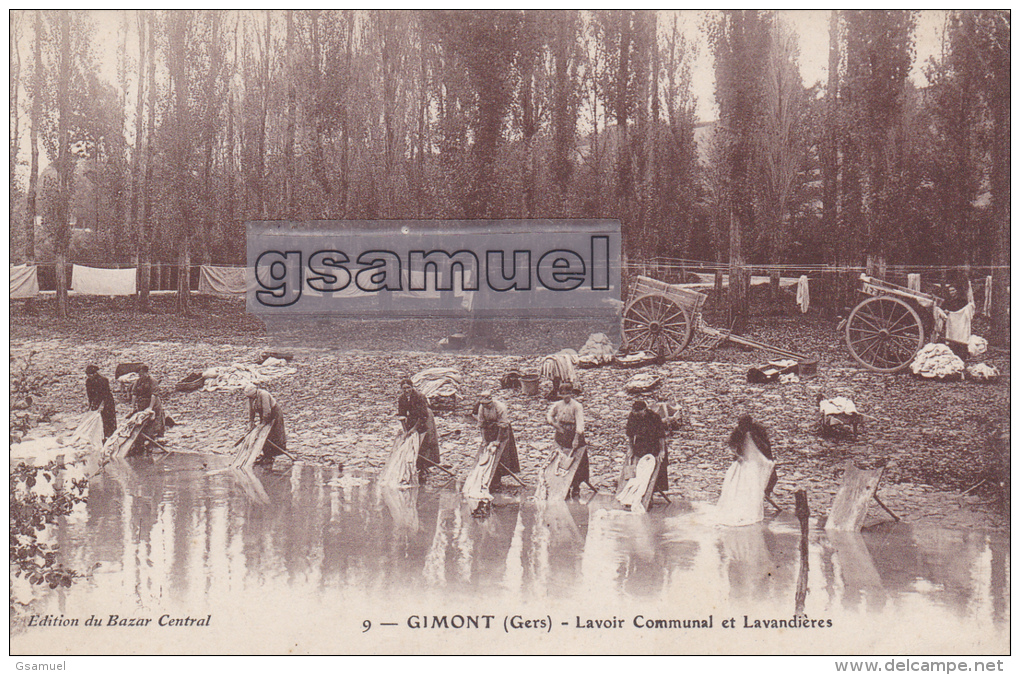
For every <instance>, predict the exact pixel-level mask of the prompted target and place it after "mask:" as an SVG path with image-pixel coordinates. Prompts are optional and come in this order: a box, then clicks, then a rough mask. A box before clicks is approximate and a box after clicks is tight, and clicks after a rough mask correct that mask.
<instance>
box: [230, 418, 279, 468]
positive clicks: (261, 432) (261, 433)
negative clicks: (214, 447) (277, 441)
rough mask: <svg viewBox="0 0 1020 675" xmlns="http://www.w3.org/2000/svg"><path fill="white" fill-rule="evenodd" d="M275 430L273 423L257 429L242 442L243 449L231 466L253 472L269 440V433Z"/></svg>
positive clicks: (261, 425) (240, 449) (237, 453)
mask: <svg viewBox="0 0 1020 675" xmlns="http://www.w3.org/2000/svg"><path fill="white" fill-rule="evenodd" d="M272 430H273V424H272V422H266V423H265V424H260V425H259V426H257V427H255V428H254V429H252V430H251V431H249V432H248V434H247V435H246V436H245V437H244V440H243V441H241V447H240V448H238V450H237V452H236V453H235V454H234V459H233V460H231V462H230V466H231V468H235V469H247V470H249V471H250V470H251V469H252V467H254V466H255V460H256V459H258V458H259V455H260V454H261V453H262V448H263V446H265V444H266V440H268V438H269V432H270V431H272Z"/></svg>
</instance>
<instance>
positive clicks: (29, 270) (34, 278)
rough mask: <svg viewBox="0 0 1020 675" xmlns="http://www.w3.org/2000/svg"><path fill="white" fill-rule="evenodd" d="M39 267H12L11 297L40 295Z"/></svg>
mask: <svg viewBox="0 0 1020 675" xmlns="http://www.w3.org/2000/svg"><path fill="white" fill-rule="evenodd" d="M38 272H39V271H38V269H37V268H36V267H35V266H34V265H33V266H28V265H13V266H12V267H11V297H12V298H34V297H35V296H37V295H39V273H38Z"/></svg>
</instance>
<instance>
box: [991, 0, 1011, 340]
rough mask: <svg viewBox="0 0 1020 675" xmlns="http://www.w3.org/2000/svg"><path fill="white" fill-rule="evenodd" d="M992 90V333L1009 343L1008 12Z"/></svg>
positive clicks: (997, 25) (998, 36)
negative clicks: (993, 244)
mask: <svg viewBox="0 0 1020 675" xmlns="http://www.w3.org/2000/svg"><path fill="white" fill-rule="evenodd" d="M993 21H994V28H993V31H992V34H993V36H994V42H995V53H994V54H993V55H992V59H991V60H992V64H993V66H992V68H991V70H992V76H991V78H990V79H991V81H992V87H993V88H992V91H991V96H990V99H991V100H990V101H989V107H990V108H991V113H992V167H991V183H992V224H993V227H994V228H995V229H994V232H995V248H994V255H993V258H992V262H993V264H994V265H995V267H994V268H993V269H992V335H993V336H994V337H993V339H995V341H996V342H998V343H999V344H1004V345H1009V343H1010V316H1009V311H1010V238H1011V237H1010V191H1011V187H1010V175H1011V166H1010V117H1011V108H1010V90H1011V83H1010V29H1009V18H1008V16H1006V15H1005V13H1004V12H1003V13H999V12H996V13H995V15H994V16H993Z"/></svg>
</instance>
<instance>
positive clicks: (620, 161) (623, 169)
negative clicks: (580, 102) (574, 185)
mask: <svg viewBox="0 0 1020 675" xmlns="http://www.w3.org/2000/svg"><path fill="white" fill-rule="evenodd" d="M617 21H618V38H619V60H618V62H617V69H616V82H615V87H616V100H615V102H614V106H613V107H614V111H613V112H614V113H615V115H616V134H617V160H616V201H617V211H618V212H619V213H620V216H621V217H625V214H624V205H625V203H626V200H627V199H628V198H629V197H630V196H632V194H631V176H630V144H629V142H628V140H627V118H628V114H629V112H630V44H631V13H630V11H621V12H619V14H618V16H617ZM624 228H625V230H624V231H625V232H627V231H630V233H631V235H633V230H632V228H630V227H628V223H627V222H626V219H625V222H624ZM625 239H626V237H625Z"/></svg>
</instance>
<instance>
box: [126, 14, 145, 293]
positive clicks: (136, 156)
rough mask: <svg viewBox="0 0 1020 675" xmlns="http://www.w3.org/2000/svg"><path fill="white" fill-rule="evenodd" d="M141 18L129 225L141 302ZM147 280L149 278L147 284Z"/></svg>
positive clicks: (141, 20) (142, 21) (139, 16)
mask: <svg viewBox="0 0 1020 675" xmlns="http://www.w3.org/2000/svg"><path fill="white" fill-rule="evenodd" d="M137 19H138V22H137V23H138V82H137V84H136V87H137V89H138V91H137V97H136V99H135V147H134V149H133V150H132V152H131V181H130V183H129V184H128V185H129V188H128V189H129V193H130V198H129V206H128V226H129V228H130V232H131V239H132V241H133V242H134V245H135V250H134V259H135V265H136V267H137V268H138V277H139V278H138V287H139V301H140V299H141V288H142V285H143V284H144V285H145V290H146V294H148V278H147V277H148V270H147V269H143V266H142V265H141V264H140V263H141V262H142V261H143V260H142V234H141V229H142V225H141V223H140V222H139V220H138V219H139V215H140V213H139V212H140V211H141V208H140V206H141V199H142V195H141V189H142V175H141V173H142V155H143V154H144V152H145V58H146V54H145V17H144V15H143V14H142V13H141V12H140V11H139V12H137ZM143 277H146V278H145V279H144V281H143Z"/></svg>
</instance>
